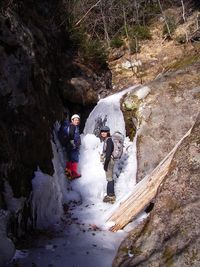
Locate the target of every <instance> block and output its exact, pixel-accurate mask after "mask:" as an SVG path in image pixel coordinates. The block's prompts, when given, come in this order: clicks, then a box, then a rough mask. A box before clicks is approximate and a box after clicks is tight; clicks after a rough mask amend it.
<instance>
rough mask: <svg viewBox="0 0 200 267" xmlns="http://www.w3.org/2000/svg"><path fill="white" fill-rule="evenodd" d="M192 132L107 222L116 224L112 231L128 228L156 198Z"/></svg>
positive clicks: (140, 183) (138, 185)
mask: <svg viewBox="0 0 200 267" xmlns="http://www.w3.org/2000/svg"><path fill="white" fill-rule="evenodd" d="M190 132H191V129H190V130H189V131H188V132H187V133H186V135H185V136H184V137H183V138H182V139H181V140H180V141H179V142H178V143H177V145H176V146H175V147H174V148H173V149H172V150H171V152H170V153H169V154H168V155H167V156H166V157H165V158H164V160H162V161H161V162H160V164H159V165H158V166H157V167H156V168H155V169H154V170H153V171H152V172H151V174H150V175H148V176H146V177H145V178H144V179H143V180H141V181H140V182H139V183H138V184H137V185H136V186H135V188H134V191H133V193H132V194H131V196H130V197H128V198H127V199H126V200H125V201H124V202H123V203H122V204H121V205H120V207H119V208H118V209H117V211H115V212H114V213H113V214H112V216H111V217H110V218H109V219H108V220H107V222H112V223H114V226H112V227H111V228H110V231H113V232H116V231H118V230H120V229H122V228H123V227H124V226H126V225H127V224H128V223H129V222H130V221H132V220H133V219H134V218H135V217H136V216H137V215H138V214H139V213H140V212H141V211H142V210H144V208H145V207H146V206H147V205H148V204H149V203H150V202H151V201H152V199H153V198H155V196H156V194H157V192H158V190H159V188H160V187H161V186H162V182H163V180H164V178H165V176H166V175H167V173H168V170H169V167H170V164H171V161H172V159H173V156H174V153H175V152H176V150H177V148H178V147H179V145H180V144H181V142H182V141H183V140H184V139H185V137H187V136H188V135H189V134H190Z"/></svg>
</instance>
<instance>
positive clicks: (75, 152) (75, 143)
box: [66, 114, 81, 179]
mask: <svg viewBox="0 0 200 267" xmlns="http://www.w3.org/2000/svg"><path fill="white" fill-rule="evenodd" d="M79 124H80V116H79V115H78V114H74V115H73V116H72V117H71V123H70V125H69V127H68V128H67V127H66V131H67V132H66V134H67V135H68V141H67V145H66V152H67V158H68V159H67V163H66V173H67V174H68V175H69V177H70V178H71V179H76V178H79V177H81V174H80V173H78V162H79V149H80V145H81V138H80V133H79Z"/></svg>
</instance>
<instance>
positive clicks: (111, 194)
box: [103, 181, 116, 204]
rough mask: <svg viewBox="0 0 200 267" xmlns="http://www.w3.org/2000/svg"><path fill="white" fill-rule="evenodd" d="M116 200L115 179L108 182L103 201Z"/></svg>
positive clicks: (111, 202)
mask: <svg viewBox="0 0 200 267" xmlns="http://www.w3.org/2000/svg"><path fill="white" fill-rule="evenodd" d="M115 200H116V196H115V191H114V181H109V182H108V183H107V195H106V196H105V197H104V199H103V202H106V203H110V204H113V203H114V202H115Z"/></svg>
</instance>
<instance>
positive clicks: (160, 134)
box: [123, 63, 200, 181]
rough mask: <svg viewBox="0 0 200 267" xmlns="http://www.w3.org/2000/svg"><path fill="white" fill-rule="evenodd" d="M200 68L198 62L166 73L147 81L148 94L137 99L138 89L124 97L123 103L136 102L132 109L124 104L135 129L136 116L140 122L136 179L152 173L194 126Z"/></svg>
mask: <svg viewBox="0 0 200 267" xmlns="http://www.w3.org/2000/svg"><path fill="white" fill-rule="evenodd" d="M199 71H200V64H199V63H196V64H194V65H192V66H187V67H186V68H183V69H181V70H176V71H174V72H171V73H166V74H165V75H162V76H161V77H160V78H158V79H156V80H154V81H153V82H152V83H150V84H147V86H148V88H149V89H150V90H149V93H148V94H147V95H146V96H145V97H143V98H141V99H138V96H137V92H136V93H133V94H129V95H128V96H127V97H126V98H125V99H124V101H123V102H124V103H128V102H130V101H132V103H133V105H132V107H133V108H132V112H130V111H129V110H127V108H126V106H125V105H124V106H125V117H126V118H127V116H129V117H130V120H131V121H132V128H135V124H134V123H133V119H135V120H137V121H138V140H137V159H138V171H137V181H140V180H141V179H142V178H144V177H145V175H147V174H148V173H150V172H151V171H152V170H153V169H154V168H155V167H156V166H157V165H158V164H159V162H160V161H161V160H162V159H163V158H164V157H165V156H166V155H167V154H168V153H169V151H171V149H172V148H173V147H174V146H175V144H176V143H177V142H178V141H179V140H180V139H181V138H182V137H183V136H184V135H185V133H186V132H187V131H188V130H189V129H190V127H191V126H192V125H193V123H194V119H195V117H196V114H198V111H199V107H200V98H199V96H200V87H199V84H200V81H199V75H198V73H199ZM134 103H135V104H134ZM129 124H131V123H129ZM130 128H131V125H130V126H129V129H127V130H128V132H130Z"/></svg>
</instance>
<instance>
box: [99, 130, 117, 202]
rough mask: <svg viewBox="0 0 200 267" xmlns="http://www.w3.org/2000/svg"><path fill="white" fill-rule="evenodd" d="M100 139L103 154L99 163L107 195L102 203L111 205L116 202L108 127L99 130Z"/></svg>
mask: <svg viewBox="0 0 200 267" xmlns="http://www.w3.org/2000/svg"><path fill="white" fill-rule="evenodd" d="M100 135H101V138H102V139H103V141H104V144H103V152H102V154H101V161H102V162H103V167H104V171H105V173H106V180H107V195H106V196H105V197H104V199H103V202H108V203H111V204H113V203H114V202H115V200H116V197H115V192H114V179H113V169H114V165H115V161H114V159H113V157H112V152H113V150H114V143H113V141H112V138H111V137H110V128H109V127H108V126H103V127H102V128H101V130H100Z"/></svg>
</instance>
